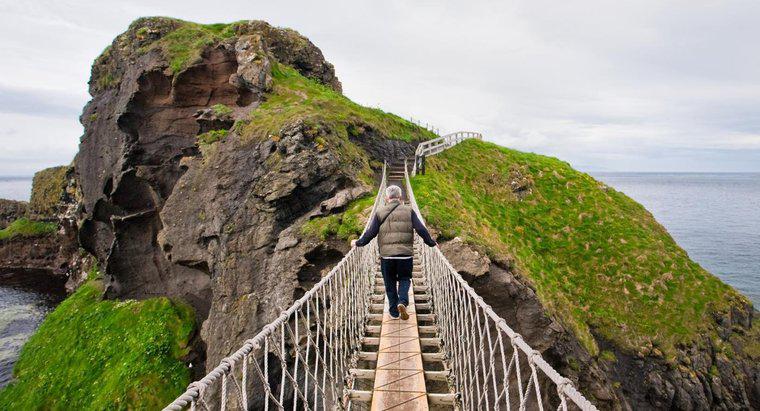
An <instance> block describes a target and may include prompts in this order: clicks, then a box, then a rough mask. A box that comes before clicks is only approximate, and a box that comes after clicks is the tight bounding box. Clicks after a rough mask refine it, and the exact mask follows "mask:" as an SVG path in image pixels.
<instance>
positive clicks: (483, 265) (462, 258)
mask: <svg viewBox="0 0 760 411" xmlns="http://www.w3.org/2000/svg"><path fill="white" fill-rule="evenodd" d="M441 251H442V252H443V254H444V255H445V256H446V258H447V259H448V260H449V262H450V263H451V265H452V266H454V269H455V270H457V271H458V272H459V273H460V274H462V275H468V276H472V277H480V276H482V275H485V274H487V273H488V270H489V267H490V265H491V260H490V259H489V258H488V256H487V255H485V254H483V253H481V252H479V251H478V250H476V249H475V248H474V247H471V246H469V245H467V244H465V243H464V242H463V241H462V239H461V238H459V237H456V238H454V239H453V240H451V241H447V242H445V243H442V244H441Z"/></svg>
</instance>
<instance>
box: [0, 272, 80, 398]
mask: <svg viewBox="0 0 760 411" xmlns="http://www.w3.org/2000/svg"><path fill="white" fill-rule="evenodd" d="M64 297H65V292H64V287H63V281H61V280H60V279H58V280H53V279H51V278H49V277H48V276H47V275H46V274H44V273H41V272H29V271H27V272H19V271H2V272H0V387H3V386H5V385H6V384H8V383H9V382H10V381H11V378H12V373H13V366H14V364H15V363H16V361H17V360H18V356H19V354H20V352H21V347H22V346H23V345H24V343H25V342H26V341H27V340H28V339H29V337H30V336H31V335H32V333H34V332H35V331H36V330H37V328H38V327H39V326H40V323H42V320H44V319H45V316H46V315H47V314H48V313H49V312H50V311H52V310H53V308H55V306H56V305H58V303H60V302H61V301H62V300H63V298H64Z"/></svg>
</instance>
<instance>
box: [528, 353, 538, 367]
mask: <svg viewBox="0 0 760 411" xmlns="http://www.w3.org/2000/svg"><path fill="white" fill-rule="evenodd" d="M536 357H538V358H541V353H540V352H539V351H538V350H533V351H531V352H530V356H529V357H528V361H530V365H534V364H535V363H536Z"/></svg>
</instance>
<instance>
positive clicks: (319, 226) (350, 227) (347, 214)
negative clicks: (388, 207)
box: [302, 195, 375, 240]
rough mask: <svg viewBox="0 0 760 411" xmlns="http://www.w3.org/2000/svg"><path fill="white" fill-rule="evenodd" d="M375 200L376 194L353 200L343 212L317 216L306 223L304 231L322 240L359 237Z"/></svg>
mask: <svg viewBox="0 0 760 411" xmlns="http://www.w3.org/2000/svg"><path fill="white" fill-rule="evenodd" d="M374 202H375V196H374V195H367V196H365V197H362V198H359V199H356V200H354V201H352V202H351V203H350V204H349V205H348V206H347V207H346V210H345V211H343V212H342V213H338V214H331V215H328V216H325V217H317V218H313V219H311V220H309V221H308V222H307V223H306V224H304V226H303V228H302V232H303V233H304V234H306V235H310V236H313V237H316V238H319V239H321V240H326V239H328V238H329V237H337V238H339V239H341V240H352V239H355V238H359V236H360V235H361V233H362V231H364V225H365V223H366V217H367V215H368V213H367V211H368V210H369V209H371V208H372V205H373V204H374Z"/></svg>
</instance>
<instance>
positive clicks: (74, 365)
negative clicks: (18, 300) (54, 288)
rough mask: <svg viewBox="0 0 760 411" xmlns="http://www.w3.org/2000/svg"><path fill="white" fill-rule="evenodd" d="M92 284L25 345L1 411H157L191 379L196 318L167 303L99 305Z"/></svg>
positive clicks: (1, 396)
mask: <svg viewBox="0 0 760 411" xmlns="http://www.w3.org/2000/svg"><path fill="white" fill-rule="evenodd" d="M102 292H103V291H102V286H101V285H99V284H98V282H97V281H91V282H89V283H87V284H85V285H83V286H82V287H80V288H79V290H77V291H76V292H75V293H74V294H73V295H71V296H70V297H69V298H67V299H66V300H65V301H64V302H63V303H62V304H61V305H60V306H58V307H57V308H56V309H55V310H54V311H53V312H52V313H51V314H50V315H48V317H47V318H46V319H45V321H44V322H43V323H42V325H41V326H40V328H39V330H38V331H37V332H36V333H35V334H34V335H33V336H32V338H31V339H30V340H29V341H28V342H27V343H26V344H25V345H24V348H23V350H22V352H21V356H20V358H19V360H18V362H17V363H16V366H15V369H14V377H15V379H14V381H13V382H11V384H10V385H8V386H7V387H5V388H4V389H2V391H0V409H4V410H41V409H46V410H63V409H71V410H73V409H76V410H105V409H112V410H126V409H160V408H162V407H163V406H164V405H166V404H167V403H169V402H171V400H173V399H174V397H175V396H176V395H178V394H180V393H181V392H182V391H183V390H184V388H185V387H186V386H187V384H188V383H189V380H190V371H189V370H188V368H187V367H186V366H185V364H184V363H183V362H182V358H183V357H184V356H186V355H187V354H188V352H189V346H188V343H189V340H190V337H191V336H192V334H193V330H194V324H195V322H194V314H193V311H192V309H191V308H190V307H189V306H187V305H186V304H181V303H177V302H174V301H171V300H169V299H168V298H154V299H150V300H145V301H134V300H128V301H103V300H101V295H102Z"/></svg>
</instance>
